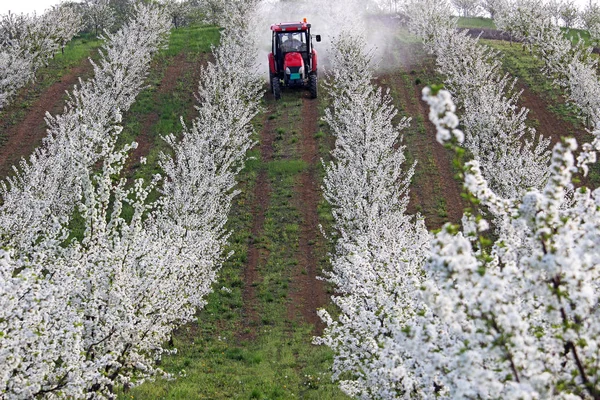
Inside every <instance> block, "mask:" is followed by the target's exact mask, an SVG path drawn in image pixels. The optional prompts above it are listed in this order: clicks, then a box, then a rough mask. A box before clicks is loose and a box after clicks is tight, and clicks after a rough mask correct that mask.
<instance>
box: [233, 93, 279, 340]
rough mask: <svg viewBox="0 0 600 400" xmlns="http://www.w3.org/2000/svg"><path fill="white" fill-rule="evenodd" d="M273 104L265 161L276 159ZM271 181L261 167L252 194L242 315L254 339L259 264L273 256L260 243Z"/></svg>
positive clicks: (263, 145)
mask: <svg viewBox="0 0 600 400" xmlns="http://www.w3.org/2000/svg"><path fill="white" fill-rule="evenodd" d="M273 112H274V110H273V106H272V105H271V106H270V107H269V109H268V110H267V112H265V114H264V120H263V129H262V130H261V131H260V138H259V147H260V157H261V161H262V162H263V163H267V162H269V161H271V160H272V159H273V138H274V137H275V123H274V122H273V121H274V120H272V119H269V115H271V114H273ZM271 191H272V189H271V184H270V181H269V177H268V174H267V170H266V169H265V168H261V169H260V170H259V171H258V176H257V177H256V183H255V185H254V189H253V195H252V199H253V202H252V206H251V215H252V228H251V231H250V232H251V235H252V236H251V241H250V243H249V245H248V261H247V263H246V265H245V266H244V274H243V279H244V286H243V291H242V298H243V308H242V318H243V325H244V327H245V328H246V329H245V330H242V333H241V334H240V336H241V338H242V339H247V340H251V339H253V338H254V337H255V334H256V332H255V329H252V327H253V326H257V325H258V324H259V319H260V317H259V310H258V308H257V307H258V305H259V301H258V298H257V290H256V286H257V284H258V283H259V279H260V274H259V271H258V270H259V265H260V264H261V263H265V262H266V259H267V258H268V257H269V253H268V250H267V249H265V248H264V247H263V246H261V245H260V243H259V239H260V238H261V236H262V234H263V230H264V224H265V211H266V210H267V209H268V207H269V200H270V197H271Z"/></svg>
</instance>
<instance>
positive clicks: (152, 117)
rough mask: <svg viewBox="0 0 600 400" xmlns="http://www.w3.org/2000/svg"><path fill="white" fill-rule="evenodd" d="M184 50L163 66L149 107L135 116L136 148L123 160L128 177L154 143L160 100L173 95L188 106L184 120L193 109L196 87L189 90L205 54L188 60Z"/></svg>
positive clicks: (156, 62)
mask: <svg viewBox="0 0 600 400" xmlns="http://www.w3.org/2000/svg"><path fill="white" fill-rule="evenodd" d="M187 56H188V52H187V51H186V50H182V51H181V52H180V53H179V54H177V55H176V56H175V57H173V59H172V60H171V61H170V62H169V64H168V66H167V67H166V68H163V69H164V72H163V76H162V79H161V81H160V83H159V84H158V85H157V87H156V89H155V92H154V94H153V96H152V104H153V105H154V107H153V108H152V110H151V111H150V112H148V113H146V114H144V115H141V116H139V123H140V126H141V128H140V131H139V134H138V135H137V136H136V138H135V141H136V143H137V145H138V146H137V147H136V148H135V149H134V150H133V151H132V153H131V156H130V157H129V158H128V160H127V164H126V168H125V171H126V175H127V176H131V175H132V174H133V169H134V168H135V166H139V162H140V158H141V157H146V156H147V155H148V154H150V152H151V150H152V148H153V147H154V146H155V141H156V139H157V138H156V136H157V135H156V133H155V132H154V127H155V126H156V125H157V124H158V123H159V121H160V117H161V116H160V113H161V110H162V109H163V108H164V107H163V106H164V104H163V102H164V101H169V100H170V98H171V97H173V96H177V97H178V98H181V99H183V101H184V102H185V103H186V104H188V105H189V106H188V107H186V109H185V110H184V111H185V113H186V115H183V117H184V119H186V120H188V121H190V120H192V119H193V118H192V115H193V111H194V110H195V108H194V107H195V106H196V102H195V93H196V90H190V88H194V87H196V86H197V85H198V81H199V80H200V70H201V68H199V66H204V65H206V63H207V62H208V57H207V55H206V54H200V55H199V58H198V59H195V58H193V57H191V59H188V57H187ZM159 63H160V61H154V63H153V69H156V68H159V67H158V64H159ZM180 82H182V83H183V84H182V85H181V86H182V87H181V88H177V84H178V83H180Z"/></svg>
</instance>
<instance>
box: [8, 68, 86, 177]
mask: <svg viewBox="0 0 600 400" xmlns="http://www.w3.org/2000/svg"><path fill="white" fill-rule="evenodd" d="M92 71H93V68H92V65H91V63H90V62H89V60H88V58H87V57H86V58H84V59H82V60H81V62H80V63H79V64H78V65H77V66H75V67H73V68H71V69H70V70H69V71H68V72H67V73H66V74H65V75H63V76H62V77H61V78H60V81H58V82H56V83H54V84H52V85H51V86H50V87H48V88H47V89H46V90H45V91H43V92H42V93H41V94H40V96H39V97H38V98H37V100H36V101H35V102H34V103H33V104H32V105H31V107H29V109H28V110H27V112H26V114H25V118H24V119H23V120H22V121H20V122H19V123H17V124H16V125H13V126H10V127H6V125H5V123H6V121H5V122H3V123H1V125H0V126H1V129H3V132H2V136H3V137H4V138H5V142H4V144H3V145H2V146H1V147H0V177H6V176H9V175H12V173H13V170H12V167H13V165H15V164H16V163H18V162H19V160H20V159H21V158H22V157H25V158H27V157H28V156H29V155H30V154H32V153H33V151H34V149H35V148H36V147H38V146H39V145H40V144H41V143H42V139H43V138H44V137H45V136H46V129H47V128H48V127H47V125H46V122H45V120H44V117H45V116H46V112H49V113H50V114H52V115H56V114H58V113H61V112H62V111H63V109H64V106H65V101H66V99H67V95H66V93H65V92H66V91H67V90H70V89H71V88H72V87H73V85H75V84H76V83H77V82H78V78H80V77H82V78H83V77H85V76H87V75H89V74H90V73H91V72H92ZM25 90H27V89H25ZM19 99H20V96H19V97H17V98H16V99H15V101H14V102H13V103H12V105H11V106H10V108H7V109H6V110H5V113H4V115H7V114H8V113H10V112H12V111H14V110H16V109H17V108H18V107H20V103H19ZM21 100H22V99H21Z"/></svg>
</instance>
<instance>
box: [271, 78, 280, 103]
mask: <svg viewBox="0 0 600 400" xmlns="http://www.w3.org/2000/svg"><path fill="white" fill-rule="evenodd" d="M271 90H272V91H273V96H275V100H279V99H281V86H280V85H279V78H278V77H276V76H275V77H273V78H271Z"/></svg>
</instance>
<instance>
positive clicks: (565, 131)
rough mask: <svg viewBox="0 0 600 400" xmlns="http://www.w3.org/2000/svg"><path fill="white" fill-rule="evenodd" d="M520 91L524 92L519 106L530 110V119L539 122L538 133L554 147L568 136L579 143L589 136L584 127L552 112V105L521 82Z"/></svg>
mask: <svg viewBox="0 0 600 400" xmlns="http://www.w3.org/2000/svg"><path fill="white" fill-rule="evenodd" d="M518 89H519V90H523V93H522V94H521V97H520V98H519V105H520V106H521V107H527V108H528V109H529V115H528V119H529V120H536V121H537V122H538V126H536V127H535V128H536V131H537V132H538V133H541V134H543V135H544V136H545V137H549V138H550V139H551V140H552V145H554V144H556V143H558V142H559V141H560V139H561V138H562V137H567V136H575V137H576V138H577V140H578V142H580V143H582V140H583V139H584V138H585V137H586V135H588V134H587V132H586V131H585V129H584V128H583V126H580V127H579V128H577V127H575V126H574V125H573V124H572V123H571V122H568V121H565V120H564V119H562V118H560V117H559V116H558V115H556V114H555V113H553V112H552V111H550V105H551V104H550V103H549V102H548V101H547V100H545V99H544V98H542V97H541V96H539V95H537V94H536V93H534V92H533V91H532V90H531V89H530V88H529V87H528V86H527V85H526V84H525V83H523V82H521V81H519V87H518ZM560 103H564V99H561V100H560Z"/></svg>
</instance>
